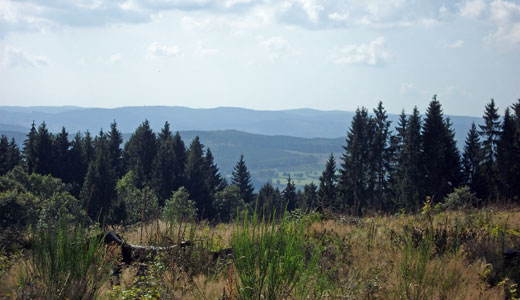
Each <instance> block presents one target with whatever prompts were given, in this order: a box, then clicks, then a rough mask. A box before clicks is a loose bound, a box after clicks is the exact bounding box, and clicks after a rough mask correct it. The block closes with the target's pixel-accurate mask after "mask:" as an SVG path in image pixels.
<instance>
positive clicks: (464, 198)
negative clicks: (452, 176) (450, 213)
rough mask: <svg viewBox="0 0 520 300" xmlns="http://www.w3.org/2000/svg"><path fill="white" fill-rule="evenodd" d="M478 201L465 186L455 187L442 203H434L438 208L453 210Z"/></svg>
mask: <svg viewBox="0 0 520 300" xmlns="http://www.w3.org/2000/svg"><path fill="white" fill-rule="evenodd" d="M479 203H480V199H478V198H477V197H476V196H475V194H474V193H472V192H470V191H469V189H468V188H467V187H466V186H463V187H460V188H455V190H454V191H453V193H451V194H448V195H447V196H446V197H445V198H444V202H443V203H439V204H437V205H436V209H438V210H453V209H458V208H470V207H474V206H477V205H478V204H479Z"/></svg>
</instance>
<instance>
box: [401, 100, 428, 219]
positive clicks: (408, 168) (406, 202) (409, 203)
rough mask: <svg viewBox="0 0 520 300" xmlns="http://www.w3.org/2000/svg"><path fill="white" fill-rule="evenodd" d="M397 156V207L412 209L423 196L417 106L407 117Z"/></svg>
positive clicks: (418, 205) (419, 124)
mask: <svg viewBox="0 0 520 300" xmlns="http://www.w3.org/2000/svg"><path fill="white" fill-rule="evenodd" d="M407 124H408V125H407V128H406V130H405V135H404V141H403V146H402V151H401V154H400V156H399V157H400V158H399V169H400V171H399V172H400V183H399V189H400V190H399V194H400V195H401V196H400V198H399V199H400V200H399V203H400V204H399V208H404V209H406V210H408V211H414V210H416V209H418V208H419V207H420V205H421V201H422V200H423V198H424V190H423V189H424V181H423V178H424V168H423V160H422V149H421V146H422V137H421V129H422V120H421V116H420V114H419V110H418V109H417V107H414V109H413V112H412V114H411V115H410V117H409V118H408V121H407Z"/></svg>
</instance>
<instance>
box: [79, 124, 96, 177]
mask: <svg viewBox="0 0 520 300" xmlns="http://www.w3.org/2000/svg"><path fill="white" fill-rule="evenodd" d="M82 143H83V146H82V151H83V154H82V155H83V160H84V161H85V164H86V165H87V168H88V165H90V163H91V162H92V161H94V159H95V158H96V153H95V151H94V144H93V142H92V137H91V136H90V132H89V131H88V130H87V132H85V137H83V140H82Z"/></svg>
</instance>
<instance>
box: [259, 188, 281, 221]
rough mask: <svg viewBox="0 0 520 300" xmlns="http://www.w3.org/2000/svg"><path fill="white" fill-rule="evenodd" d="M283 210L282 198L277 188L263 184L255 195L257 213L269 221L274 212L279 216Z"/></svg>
mask: <svg viewBox="0 0 520 300" xmlns="http://www.w3.org/2000/svg"><path fill="white" fill-rule="evenodd" d="M282 210H283V207H282V196H281V194H280V190H278V188H275V187H273V185H272V184H271V183H269V182H267V183H266V184H264V185H263V186H262V187H261V188H260V190H258V195H257V213H258V214H259V215H260V216H262V215H263V216H264V217H265V218H266V219H269V218H270V217H271V216H272V215H273V214H274V213H275V212H276V214H277V215H280V212H281V211H282Z"/></svg>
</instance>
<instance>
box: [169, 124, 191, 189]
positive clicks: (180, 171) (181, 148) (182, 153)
mask: <svg viewBox="0 0 520 300" xmlns="http://www.w3.org/2000/svg"><path fill="white" fill-rule="evenodd" d="M173 153H174V158H175V160H174V165H173V167H172V170H171V172H172V173H173V175H174V176H175V178H174V185H173V190H174V191H176V190H177V189H179V188H180V187H181V186H184V182H185V178H184V174H185V172H184V167H185V165H186V159H187V154H186V146H185V145H184V142H183V140H182V138H181V136H180V134H179V132H176V133H175V135H174V136H173Z"/></svg>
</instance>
